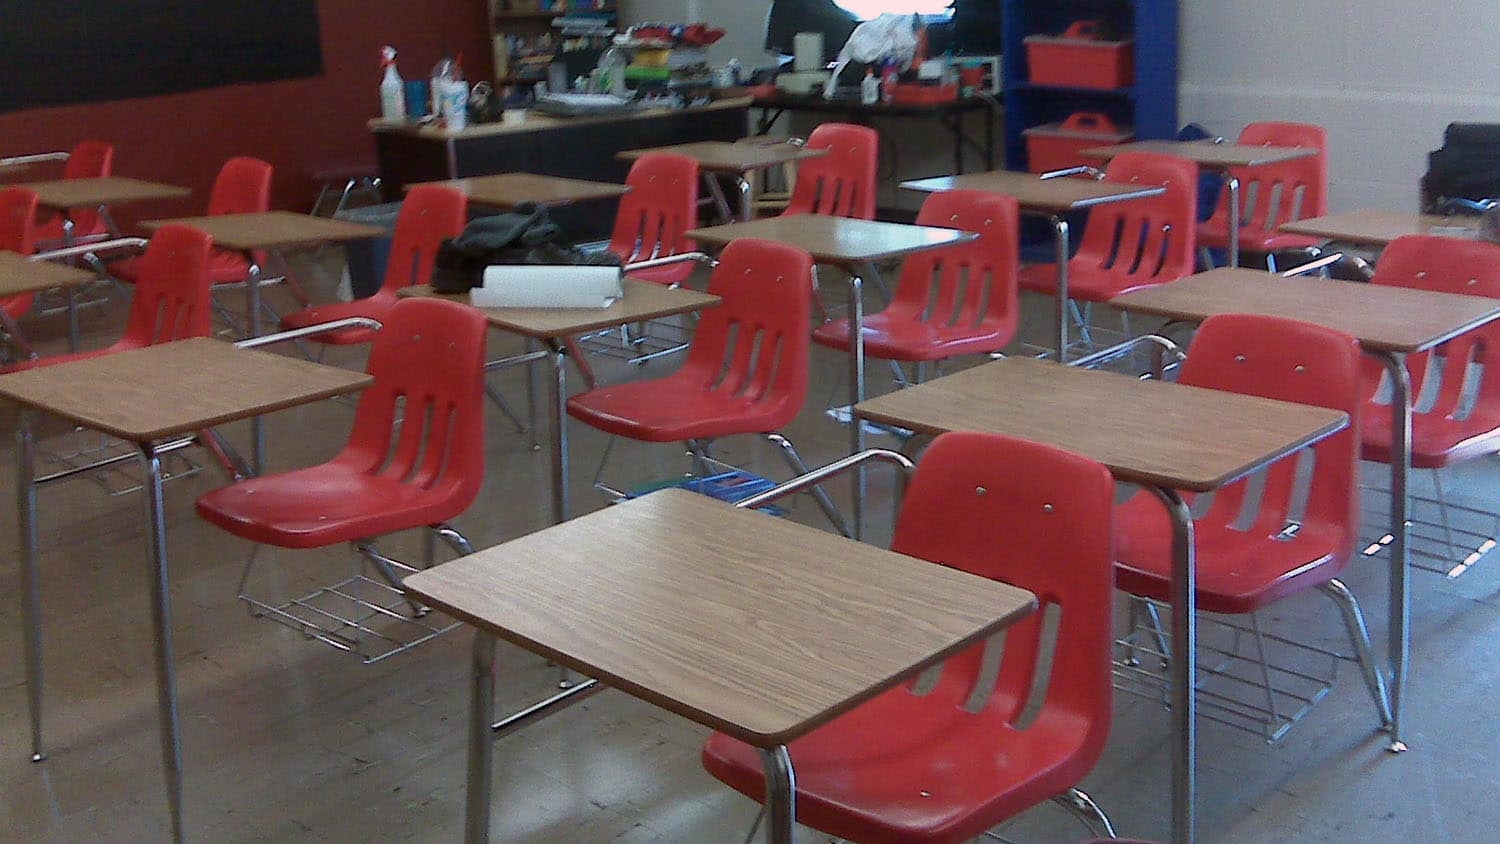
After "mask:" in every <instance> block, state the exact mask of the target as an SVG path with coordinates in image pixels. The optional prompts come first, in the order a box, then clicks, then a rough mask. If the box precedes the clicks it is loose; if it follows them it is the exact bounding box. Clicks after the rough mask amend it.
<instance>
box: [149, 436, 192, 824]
mask: <svg viewBox="0 0 1500 844" xmlns="http://www.w3.org/2000/svg"><path fill="white" fill-rule="evenodd" d="M140 448H141V459H142V460H143V461H144V463H145V469H146V483H145V487H146V496H145V498H146V502H145V503H146V518H147V520H148V524H149V525H150V528H149V531H148V537H149V543H150V546H151V580H152V585H151V622H152V625H153V626H154V627H155V628H156V702H157V716H158V719H159V720H160V729H161V761H162V769H163V771H162V773H163V774H164V775H165V777H166V781H167V807H168V810H169V811H170V812H171V816H172V840H173V841H176V842H180V841H182V743H181V738H180V735H179V733H178V729H177V677H176V660H175V659H174V657H173V654H172V597H171V592H170V589H169V584H168V583H167V519H166V511H165V506H164V504H163V500H162V489H161V485H162V469H161V455H160V454H158V453H157V452H156V449H155V448H153V447H152V446H151V445H149V444H148V445H143V446H141V447H140Z"/></svg>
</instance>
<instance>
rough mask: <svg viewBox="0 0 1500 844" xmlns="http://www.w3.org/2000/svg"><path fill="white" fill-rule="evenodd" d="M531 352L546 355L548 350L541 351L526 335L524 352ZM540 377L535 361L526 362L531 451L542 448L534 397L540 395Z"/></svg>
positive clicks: (527, 416) (535, 342) (527, 411)
mask: <svg viewBox="0 0 1500 844" xmlns="http://www.w3.org/2000/svg"><path fill="white" fill-rule="evenodd" d="M533 352H536V353H537V354H540V355H543V356H546V355H547V354H548V352H545V351H543V350H542V349H541V348H540V347H539V346H538V345H537V341H535V340H533V339H531V338H530V337H528V338H526V354H528V355H529V354H531V353H533ZM541 379H542V374H541V371H540V369H539V368H538V366H537V364H535V363H528V364H526V421H527V424H529V425H530V426H531V450H532V451H541V450H542V441H541V440H540V439H538V437H540V436H541V434H540V433H538V431H537V424H536V423H537V402H536V397H537V396H538V395H540V394H541V392H542V383H541Z"/></svg>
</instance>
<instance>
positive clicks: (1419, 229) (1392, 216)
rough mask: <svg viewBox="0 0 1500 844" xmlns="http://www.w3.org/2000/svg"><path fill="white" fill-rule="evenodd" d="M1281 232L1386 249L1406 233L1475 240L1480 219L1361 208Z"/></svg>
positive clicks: (1292, 224) (1313, 219)
mask: <svg viewBox="0 0 1500 844" xmlns="http://www.w3.org/2000/svg"><path fill="white" fill-rule="evenodd" d="M1281 230H1282V231H1284V232H1286V233H1288V234H1305V235H1310V236H1312V237H1323V238H1327V239H1329V240H1343V241H1348V242H1349V243H1356V244H1359V245H1361V246H1385V245H1386V244H1388V243H1390V242H1391V241H1393V240H1395V239H1396V238H1398V237H1401V236H1402V235H1406V234H1441V235H1448V236H1450V237H1466V238H1476V237H1479V218H1478V217H1464V216H1457V217H1448V216H1444V215H1441V214H1412V213H1407V212H1403V211H1380V210H1374V209H1368V208H1362V209H1359V210H1357V211H1344V212H1341V213H1338V214H1328V215H1325V216H1322V217H1308V218H1307V219H1304V220H1295V221H1293V222H1290V223H1282V224H1281Z"/></svg>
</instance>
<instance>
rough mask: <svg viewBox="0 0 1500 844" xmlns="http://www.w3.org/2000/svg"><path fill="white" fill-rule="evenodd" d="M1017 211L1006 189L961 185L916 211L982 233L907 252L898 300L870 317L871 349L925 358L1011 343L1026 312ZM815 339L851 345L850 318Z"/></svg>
mask: <svg viewBox="0 0 1500 844" xmlns="http://www.w3.org/2000/svg"><path fill="white" fill-rule="evenodd" d="M1018 214H1019V211H1018V207H1017V205H1016V200H1015V199H1014V198H1013V197H1009V196H1002V195H1000V194H993V193H985V192H983V191H965V190H954V191H943V192H940V193H934V194H932V195H931V196H929V197H928V199H927V201H926V202H924V203H922V210H921V211H920V212H918V214H917V223H918V224H919V225H925V226H945V227H948V228H955V229H962V230H964V231H971V232H977V233H978V234H979V235H980V237H979V239H978V240H974V241H970V242H969V243H964V244H960V245H958V246H950V247H948V248H946V249H934V250H931V251H928V252H919V253H917V254H915V255H912V256H910V257H908V258H907V259H906V261H905V262H904V263H903V264H902V265H901V279H900V281H899V282H898V283H897V286H896V292H895V296H894V297H893V299H892V300H891V304H890V305H889V306H888V307H887V308H886V309H885V310H883V311H881V312H880V313H877V314H871V315H870V316H868V317H865V322H864V329H865V331H864V342H865V353H866V354H867V355H869V356H870V357H875V358H884V359H887V360H899V361H912V362H916V363H918V364H921V363H923V362H927V361H938V360H945V359H947V358H951V357H957V356H959V355H966V354H983V353H988V352H997V351H999V350H1000V349H1002V348H1004V347H1005V346H1006V345H1007V344H1008V343H1010V341H1011V338H1012V337H1014V336H1015V332H1016V322H1017V319H1018V316H1019V314H1020V309H1019V306H1018V304H1017V301H1016V299H1017V293H1016V262H1017V256H1018V254H1019V253H1018V249H1017V237H1018V228H1017V226H1018ZM813 342H815V343H818V344H819V345H823V346H829V347H831V348H835V349H845V350H847V349H848V348H849V343H850V336H849V321H848V320H839V321H837V322H832V323H828V324H825V325H823V326H820V327H819V328H818V329H817V330H816V331H814V332H813ZM917 380H919V381H920V380H921V377H920V375H919V377H918V379H917Z"/></svg>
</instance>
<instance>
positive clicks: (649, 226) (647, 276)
mask: <svg viewBox="0 0 1500 844" xmlns="http://www.w3.org/2000/svg"><path fill="white" fill-rule="evenodd" d="M625 184H626V185H628V186H629V187H630V192H629V193H627V194H625V195H624V196H622V197H620V209H619V211H618V212H617V213H616V214H615V227H614V231H613V233H611V235H610V238H609V251H611V252H613V253H614V254H616V255H618V256H620V258H621V259H623V260H624V261H625V262H626V263H627V264H628V263H632V262H635V261H646V260H650V259H652V258H663V257H666V256H668V255H676V254H678V253H680V252H691V251H693V250H694V249H696V248H697V245H696V244H694V243H693V241H691V240H688V239H687V238H686V237H683V234H684V233H685V232H687V230H688V229H691V228H693V227H694V226H695V225H697V222H698V161H697V159H694V158H689V157H688V156H686V155H679V154H678V153H675V152H653V153H647V154H646V155H643V156H641V157H640V158H638V159H636V161H635V163H634V164H632V165H630V173H629V175H627V176H626V177H625ZM694 266H695V265H694V263H693V262H692V261H683V262H682V263H679V264H669V265H667V266H664V267H657V268H654V269H649V270H642V271H640V272H636V273H631V278H639V279H643V280H646V281H654V282H657V283H658V284H680V283H682V281H683V280H684V279H686V278H687V277H688V276H689V275H692V272H693V267H694Z"/></svg>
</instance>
